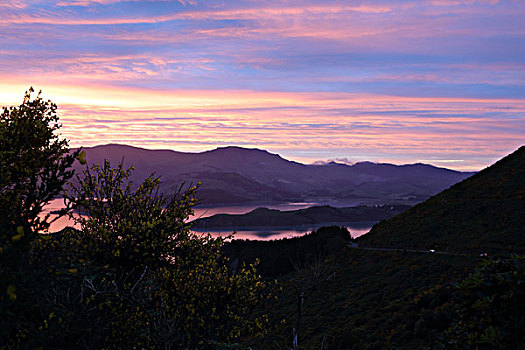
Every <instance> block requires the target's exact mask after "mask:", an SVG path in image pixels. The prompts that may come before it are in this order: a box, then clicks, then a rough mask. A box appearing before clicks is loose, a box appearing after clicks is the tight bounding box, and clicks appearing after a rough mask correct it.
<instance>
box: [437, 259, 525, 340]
mask: <svg viewBox="0 0 525 350" xmlns="http://www.w3.org/2000/svg"><path fill="white" fill-rule="evenodd" d="M454 292H455V293H454V300H455V302H456V304H457V306H456V309H457V311H458V312H457V316H456V318H455V320H454V322H453V323H452V324H451V326H450V329H449V330H448V332H447V340H448V341H447V342H446V347H447V348H454V349H470V348H476V349H523V348H525V333H524V332H523V330H524V329H525V305H524V304H523V300H525V258H524V257H519V256H513V257H512V258H510V259H495V260H488V261H486V262H484V263H483V264H482V265H481V266H480V268H478V269H477V270H476V271H475V272H474V273H472V274H470V275H469V276H468V277H467V278H465V279H464V280H462V281H460V282H459V283H457V284H455V291H454Z"/></svg>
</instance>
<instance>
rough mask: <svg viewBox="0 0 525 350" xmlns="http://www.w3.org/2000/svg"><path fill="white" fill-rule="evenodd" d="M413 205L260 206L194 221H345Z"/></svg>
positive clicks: (234, 224) (210, 224)
mask: <svg viewBox="0 0 525 350" xmlns="http://www.w3.org/2000/svg"><path fill="white" fill-rule="evenodd" d="M408 208H410V207H409V206H407V205H380V206H365V205H361V206H356V207H345V208H335V207H332V206H329V205H323V206H314V207H310V208H306V209H299V210H289V211H280V210H274V209H267V208H257V209H255V210H252V211H251V212H249V213H246V214H237V215H234V214H216V215H213V216H210V217H206V218H201V219H198V220H195V221H194V222H193V224H194V225H193V227H194V228H196V229H206V228H226V229H231V230H237V229H241V228H253V227H294V226H300V225H317V224H328V223H330V224H336V223H339V224H342V223H349V222H358V221H374V222H377V221H379V220H382V219H388V218H391V217H393V216H395V215H397V214H399V213H402V212H403V211H405V210H407V209H408Z"/></svg>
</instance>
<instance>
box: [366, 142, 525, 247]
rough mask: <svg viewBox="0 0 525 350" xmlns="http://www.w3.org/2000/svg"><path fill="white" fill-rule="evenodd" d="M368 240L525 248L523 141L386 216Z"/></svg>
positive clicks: (373, 242)
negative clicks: (504, 154) (461, 178)
mask: <svg viewBox="0 0 525 350" xmlns="http://www.w3.org/2000/svg"><path fill="white" fill-rule="evenodd" d="M360 242H361V243H362V244H364V245H370V246H380V247H399V248H412V249H430V248H432V249H435V250H443V251H451V252H462V253H472V252H488V253H489V254H504V255H508V254H509V253H512V252H515V253H520V254H523V253H525V146H522V147H520V148H519V149H518V150H516V151H515V152H514V153H512V154H510V155H508V156H507V157H505V158H503V159H501V160H500V161H498V162H496V163H495V164H493V165H492V166H490V167H488V168H486V169H484V170H482V171H480V172H479V173H477V174H475V175H474V176H472V177H470V178H468V179H466V180H464V181H462V182H460V183H457V184H455V185H454V186H452V187H451V188H449V189H448V190H446V191H443V192H441V193H439V194H438V195H436V196H434V197H432V198H430V199H428V200H427V201H425V202H423V203H420V204H418V205H416V206H414V207H413V208H411V209H409V210H407V211H406V212H404V213H403V214H400V215H398V216H396V217H394V218H392V219H390V220H388V221H383V222H380V223H379V224H377V225H375V226H374V227H373V228H372V230H371V231H370V232H369V233H368V234H367V235H365V236H363V237H362V238H361V239H360Z"/></svg>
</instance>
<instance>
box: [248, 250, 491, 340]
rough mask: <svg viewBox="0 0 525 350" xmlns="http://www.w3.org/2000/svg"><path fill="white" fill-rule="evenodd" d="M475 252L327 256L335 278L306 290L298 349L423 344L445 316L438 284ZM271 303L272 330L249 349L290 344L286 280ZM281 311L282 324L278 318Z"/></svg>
mask: <svg viewBox="0 0 525 350" xmlns="http://www.w3.org/2000/svg"><path fill="white" fill-rule="evenodd" d="M480 259H481V258H479V257H471V256H452V255H449V256H447V255H435V254H424V253H391V252H371V251H362V250H356V249H346V250H345V251H344V252H342V253H340V254H337V255H335V256H331V257H330V258H329V259H328V260H327V261H326V264H328V265H331V266H333V268H334V269H335V277H333V278H331V279H330V280H328V281H325V282H323V283H320V284H319V285H318V286H316V288H315V289H314V290H313V291H311V292H309V293H307V297H306V298H305V301H304V304H303V315H302V318H301V320H300V322H299V324H298V333H299V344H300V348H301V349H312V350H314V349H316V350H317V349H321V344H322V343H323V339H324V349H425V348H427V347H428V348H432V347H433V346H434V345H436V344H437V342H438V341H439V336H440V334H442V333H443V331H444V330H445V329H447V327H448V325H449V322H450V321H451V320H452V317H453V311H452V305H451V304H452V300H451V296H450V294H449V293H448V290H447V289H446V288H443V286H445V285H447V284H449V283H451V282H454V281H457V280H459V279H462V278H463V277H464V276H466V275H467V274H468V272H470V271H472V270H473V269H474V267H475V265H476V264H477V263H478V262H479V261H480ZM296 277H297V276H296V275H294V274H291V275H289V276H287V279H285V280H284V281H283V282H282V283H283V285H284V286H285V287H284V291H283V294H282V295H281V297H280V300H279V302H278V303H277V304H276V305H275V306H274V308H273V309H272V311H273V312H272V316H273V320H274V324H278V326H277V327H276V328H275V329H273V330H272V331H271V332H270V334H269V335H268V336H267V337H266V338H265V339H264V341H263V342H262V343H259V344H257V345H256V346H254V348H256V349H286V348H290V347H291V339H292V332H291V329H292V326H293V325H294V321H295V319H296V316H297V313H296V311H297V307H296V305H297V296H296V294H295V291H294V289H293V288H292V287H291V284H290V281H291V280H293V279H294V278H296ZM282 318H284V319H285V320H286V323H284V324H281V323H279V321H280V320H281V319H282Z"/></svg>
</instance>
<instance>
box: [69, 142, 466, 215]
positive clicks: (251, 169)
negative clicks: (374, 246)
mask: <svg viewBox="0 0 525 350" xmlns="http://www.w3.org/2000/svg"><path fill="white" fill-rule="evenodd" d="M84 150H85V151H86V154H87V157H86V159H87V162H88V164H93V163H95V164H100V163H102V162H103V161H104V159H108V160H109V161H110V162H111V163H112V164H115V165H116V164H117V162H119V161H121V160H124V164H125V166H134V167H135V171H134V174H133V180H134V181H135V182H138V181H140V180H142V179H144V178H145V177H147V176H148V175H150V174H151V173H155V174H156V175H159V176H161V178H162V184H161V191H162V192H164V193H166V194H170V193H173V191H175V190H176V189H178V187H179V186H180V184H181V183H183V182H185V183H197V182H202V184H203V185H202V186H201V188H200V189H199V191H198V196H199V198H201V199H202V203H203V204H209V205H213V204H223V205H224V204H245V203H284V202H298V201H301V202H302V201H308V202H316V203H332V202H334V201H335V202H341V203H355V204H359V203H394V202H407V203H410V204H413V203H415V202H419V201H421V200H424V199H426V198H428V197H429V196H430V195H433V194H435V193H437V192H439V191H441V190H443V189H445V188H448V187H449V186H451V185H452V184H454V183H456V182H458V181H461V180H463V179H465V178H466V177H468V176H470V175H472V174H473V173H465V172H458V171H454V170H450V169H445V168H438V167H434V166H432V165H427V164H409V165H393V164H382V163H371V162H359V163H356V164H354V165H346V164H341V163H333V162H331V163H328V164H325V165H306V164H301V163H298V162H294V161H289V160H286V159H284V158H282V157H281V156H279V155H277V154H272V153H269V152H267V151H265V150H260V149H248V148H242V147H237V146H229V147H221V148H217V149H214V150H210V151H205V152H201V153H185V152H177V151H172V150H148V149H144V148H138V147H133V146H128V145H119V144H109V145H100V146H95V147H85V148H84ZM81 168H82V167H81V166H80V165H78V164H77V170H80V169H81Z"/></svg>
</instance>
